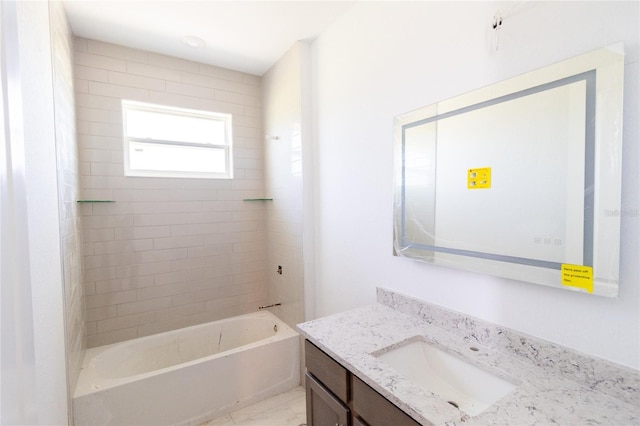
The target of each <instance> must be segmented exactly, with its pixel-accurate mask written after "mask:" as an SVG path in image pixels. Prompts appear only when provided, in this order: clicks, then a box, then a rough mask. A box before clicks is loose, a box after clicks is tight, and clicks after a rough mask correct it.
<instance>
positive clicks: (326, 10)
mask: <svg viewBox="0 0 640 426" xmlns="http://www.w3.org/2000/svg"><path fill="white" fill-rule="evenodd" d="M353 3H354V2H353V1H301V0H298V1H244V0H234V1H218V0H200V1H191V0H168V1H167V0H164V1H162V0H161V1H151V0H64V5H65V9H66V11H67V15H68V18H69V22H70V24H71V28H72V30H73V33H74V34H75V35H77V36H81V37H86V38H91V39H94V40H101V41H106V42H109V43H114V44H120V45H124V46H128V47H132V48H136V49H142V50H147V51H151V52H157V53H162V54H165V55H170V56H175V57H179V58H184V59H189V60H193V61H197V62H201V63H206V64H211V65H216V66H219V67H223V68H229V69H233V70H237V71H242V72H246V73H249V74H255V75H262V74H264V73H265V72H266V71H267V70H268V69H269V68H271V66H272V65H273V64H275V62H277V60H278V59H280V58H281V57H282V55H283V54H284V53H286V51H287V50H288V49H289V48H290V47H291V46H292V45H293V44H294V43H295V42H296V41H298V40H312V39H314V38H315V37H316V36H318V35H319V34H320V33H321V32H322V31H323V30H324V29H325V28H327V27H328V26H329V25H331V23H333V22H334V21H335V19H336V18H337V17H338V16H339V15H340V14H341V13H343V12H344V11H345V10H346V9H347V8H349V7H350V6H351V5H352V4H353ZM185 36H196V37H199V38H201V39H202V40H204V42H205V46H204V47H202V48H199V49H194V48H192V47H189V46H187V45H186V44H184V43H183V38H184V37H185Z"/></svg>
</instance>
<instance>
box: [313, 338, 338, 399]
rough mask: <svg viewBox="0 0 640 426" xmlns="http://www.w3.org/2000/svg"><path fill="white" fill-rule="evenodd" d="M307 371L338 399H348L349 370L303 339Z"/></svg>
mask: <svg viewBox="0 0 640 426" xmlns="http://www.w3.org/2000/svg"><path fill="white" fill-rule="evenodd" d="M304 350H305V363H306V366H307V371H308V372H309V373H311V374H312V375H313V376H314V377H316V378H317V379H318V380H319V381H320V382H322V384H323V385H324V386H325V387H326V388H327V389H329V390H330V391H331V392H333V393H334V395H336V396H337V397H338V398H339V399H340V400H342V401H348V400H349V398H348V397H349V372H348V371H347V370H346V369H345V368H344V367H343V366H341V365H340V364H338V363H337V362H336V361H334V360H333V359H332V358H331V357H329V356H328V355H326V354H325V353H324V352H322V351H321V350H320V349H318V348H317V347H316V346H315V345H314V344H313V343H311V342H309V341H308V340H305V347H304Z"/></svg>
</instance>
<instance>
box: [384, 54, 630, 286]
mask: <svg viewBox="0 0 640 426" xmlns="http://www.w3.org/2000/svg"><path fill="white" fill-rule="evenodd" d="M623 69H624V55H623V53H622V46H620V45H616V46H612V47H608V48H603V49H599V50H597V51H594V52H590V53H588V54H585V55H581V56H578V57H575V58H571V59H569V60H566V61H563V62H561V63H557V64H553V65H550V66H547V67H545V68H542V69H539V70H535V71H532V72H530V73H527V74H525V75H521V76H518V77H515V78H512V79H509V80H506V81H503V82H500V83H498V84H494V85H492V86H489V87H485V88H482V89H479V90H476V91H474V92H471V93H466V94H464V95H461V96H458V97H455V98H452V99H448V100H445V101H442V102H439V103H437V104H434V105H429V106H427V107H424V108H421V109H419V110H417V111H413V112H410V113H406V114H402V115H400V116H398V117H396V121H395V138H396V141H395V148H396V149H395V205H394V210H395V211H394V253H395V254H396V255H398V256H403V257H409V258H414V259H418V260H422V261H425V262H430V263H436V264H440V265H445V266H450V267H455V268H462V269H468V270H472V271H477V272H483V273H489V274H493V275H498V276H504V277H509V278H514V279H518V280H521V281H529V282H533V283H537V284H543V285H549V286H555V287H560V288H567V289H571V290H577V291H584V292H587V293H593V294H599V295H604V296H611V297H613V296H617V283H618V260H619V226H620V224H619V217H616V216H615V215H611V214H607V212H612V211H619V208H620V162H621V159H620V147H621V144H622V128H621V120H622V74H623Z"/></svg>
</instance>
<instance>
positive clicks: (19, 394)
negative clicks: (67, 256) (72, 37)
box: [0, 2, 73, 425]
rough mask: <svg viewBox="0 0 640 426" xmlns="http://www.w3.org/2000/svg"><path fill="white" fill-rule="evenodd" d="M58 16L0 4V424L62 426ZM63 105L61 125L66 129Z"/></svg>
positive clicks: (43, 5)
mask: <svg viewBox="0 0 640 426" xmlns="http://www.w3.org/2000/svg"><path fill="white" fill-rule="evenodd" d="M58 6H59V5H58V4H49V3H48V2H2V4H0V12H1V13H0V15H1V20H2V25H0V32H1V33H2V36H1V37H0V43H1V44H2V46H1V48H0V51H1V52H2V60H0V65H1V68H0V70H1V72H2V80H3V87H2V92H3V93H2V97H3V105H2V108H1V109H2V123H1V125H0V127H1V128H2V132H3V135H2V136H3V137H2V147H3V151H2V152H3V154H2V161H3V167H2V168H1V170H2V179H0V181H2V183H1V186H2V201H3V202H2V210H1V216H2V221H1V224H0V226H2V230H1V232H0V235H1V236H2V247H1V249H0V250H1V251H2V262H1V264H2V266H1V267H0V269H1V272H2V333H1V334H2V357H1V359H2V365H1V368H2V374H1V375H0V377H1V384H2V390H1V393H2V405H1V407H0V409H1V413H0V419H1V422H2V424H60V425H62V424H69V420H70V417H69V405H68V403H69V385H68V377H67V359H66V353H67V348H68V347H69V344H68V340H67V339H66V336H65V334H66V333H65V321H64V311H65V297H64V278H65V277H64V273H63V268H62V261H61V260H62V258H63V255H62V253H63V247H62V241H63V234H62V233H61V229H60V225H61V221H60V216H59V197H58V172H57V161H56V155H57V149H58V145H57V142H58V140H59V137H64V138H65V139H66V138H69V137H72V135H68V134H64V133H63V132H62V131H60V132H59V133H58V132H57V131H56V119H57V118H59V117H60V115H58V111H57V110H56V109H57V107H58V106H60V105H64V104H65V102H64V101H63V99H64V97H63V98H59V94H60V93H59V91H58V88H56V86H57V84H58V83H59V82H54V75H56V76H59V72H61V70H62V69H63V68H64V64H62V65H61V64H60V63H58V61H57V60H54V58H53V55H54V47H53V46H54V45H58V47H59V43H62V44H64V41H63V40H61V39H60V38H59V37H60V34H59V33H58V32H57V30H54V29H59V28H60V26H63V25H64V20H61V19H60V16H59V15H58V14H57V12H56V11H57V10H59V9H56V8H57V7H58ZM52 30H53V31H52ZM62 39H64V36H62ZM63 62H64V60H63ZM54 63H55V64H54ZM54 68H56V69H55V70H54ZM67 68H68V67H67ZM66 105H67V106H66V107H63V111H62V112H61V114H62V116H64V117H66V118H65V119H64V120H63V121H67V122H68V121H73V112H72V109H71V111H69V108H68V103H67V104H66ZM5 126H7V127H5ZM66 140H68V139H66ZM67 235H68V234H67ZM7 243H9V244H7Z"/></svg>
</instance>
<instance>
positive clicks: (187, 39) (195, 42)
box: [182, 35, 205, 49]
mask: <svg viewBox="0 0 640 426" xmlns="http://www.w3.org/2000/svg"><path fill="white" fill-rule="evenodd" d="M182 42H183V43H184V44H186V45H187V46H189V47H191V48H193V49H199V48H201V47H204V44H205V43H204V40H203V39H201V38H200V37H196V36H193V35H188V36H184V37H183V38H182Z"/></svg>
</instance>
